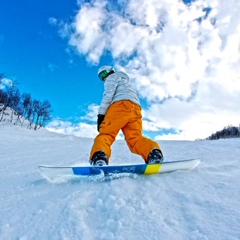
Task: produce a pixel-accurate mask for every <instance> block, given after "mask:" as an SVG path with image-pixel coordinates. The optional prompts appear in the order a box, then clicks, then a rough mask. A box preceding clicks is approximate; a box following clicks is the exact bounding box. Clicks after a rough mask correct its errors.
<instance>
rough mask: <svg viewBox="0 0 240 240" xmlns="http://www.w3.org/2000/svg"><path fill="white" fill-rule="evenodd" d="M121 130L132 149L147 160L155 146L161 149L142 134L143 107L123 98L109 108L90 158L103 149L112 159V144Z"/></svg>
mask: <svg viewBox="0 0 240 240" xmlns="http://www.w3.org/2000/svg"><path fill="white" fill-rule="evenodd" d="M120 130H122V132H123V134H124V136H125V140H126V142H127V145H128V147H129V149H130V151H131V152H132V153H135V154H138V155H141V156H142V158H143V159H144V161H145V162H147V158H148V155H149V153H150V151H151V150H152V149H153V148H158V149H160V146H159V145H158V143H157V142H155V141H153V140H151V139H149V138H146V137H144V136H143V135H142V114H141V107H140V106H139V105H137V104H135V103H133V102H132V101H129V100H122V101H118V102H114V103H113V104H112V105H111V106H110V107H109V108H108V110H107V113H106V115H105V118H104V121H103V122H102V124H101V125H100V129H99V134H98V135H97V137H96V138H95V140H94V144H93V146H92V150H91V154H90V159H92V157H93V154H94V153H95V152H98V151H103V152H104V153H105V154H106V155H107V156H108V159H110V157H111V145H112V144H113V142H114V141H115V138H116V136H117V134H118V132H119V131H120Z"/></svg>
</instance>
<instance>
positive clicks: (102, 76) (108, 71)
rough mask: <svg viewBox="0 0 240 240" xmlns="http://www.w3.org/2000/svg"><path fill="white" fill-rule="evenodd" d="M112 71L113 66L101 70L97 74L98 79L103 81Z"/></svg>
mask: <svg viewBox="0 0 240 240" xmlns="http://www.w3.org/2000/svg"><path fill="white" fill-rule="evenodd" d="M112 71H113V68H110V69H109V70H103V71H101V72H100V73H99V74H98V77H99V78H100V80H102V81H104V80H105V79H106V77H107V76H108V75H109V74H110V73H111V72H112Z"/></svg>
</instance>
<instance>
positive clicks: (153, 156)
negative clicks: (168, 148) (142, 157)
mask: <svg viewBox="0 0 240 240" xmlns="http://www.w3.org/2000/svg"><path fill="white" fill-rule="evenodd" d="M161 162H163V154H162V152H161V150H160V149H157V148H154V149H153V150H152V151H151V152H150V153H149V155H148V161H147V164H156V163H161Z"/></svg>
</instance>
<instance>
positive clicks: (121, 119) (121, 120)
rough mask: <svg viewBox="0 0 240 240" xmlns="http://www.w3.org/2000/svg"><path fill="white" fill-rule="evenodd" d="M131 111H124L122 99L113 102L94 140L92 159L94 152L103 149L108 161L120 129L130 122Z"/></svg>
mask: <svg viewBox="0 0 240 240" xmlns="http://www.w3.org/2000/svg"><path fill="white" fill-rule="evenodd" d="M128 115H129V112H127V111H124V105H123V104H122V101H120V102H115V103H113V104H112V105H111V106H110V107H109V109H108V111H107V113H106V116H105V118H104V121H103V122H102V124H101V126H100V129H99V134H98V135H97V137H96V138H95V140H94V144H93V146H92V150H91V153H90V159H92V157H93V155H94V153H96V152H98V151H103V152H104V153H105V154H106V155H107V157H108V161H109V159H110V157H111V145H112V144H113V142H114V141H115V138H116V136H117V134H118V132H119V130H120V129H121V128H122V127H123V126H124V125H125V124H126V123H127V122H128Z"/></svg>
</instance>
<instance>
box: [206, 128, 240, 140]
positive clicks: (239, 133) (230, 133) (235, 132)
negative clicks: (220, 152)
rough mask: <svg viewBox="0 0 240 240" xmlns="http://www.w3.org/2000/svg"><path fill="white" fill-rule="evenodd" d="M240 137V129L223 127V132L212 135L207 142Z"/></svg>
mask: <svg viewBox="0 0 240 240" xmlns="http://www.w3.org/2000/svg"><path fill="white" fill-rule="evenodd" d="M238 137H240V128H239V127H234V126H228V127H225V128H224V129H223V130H221V131H218V132H216V133H213V134H212V135H211V136H209V137H208V138H207V140H218V139H220V138H238Z"/></svg>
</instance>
